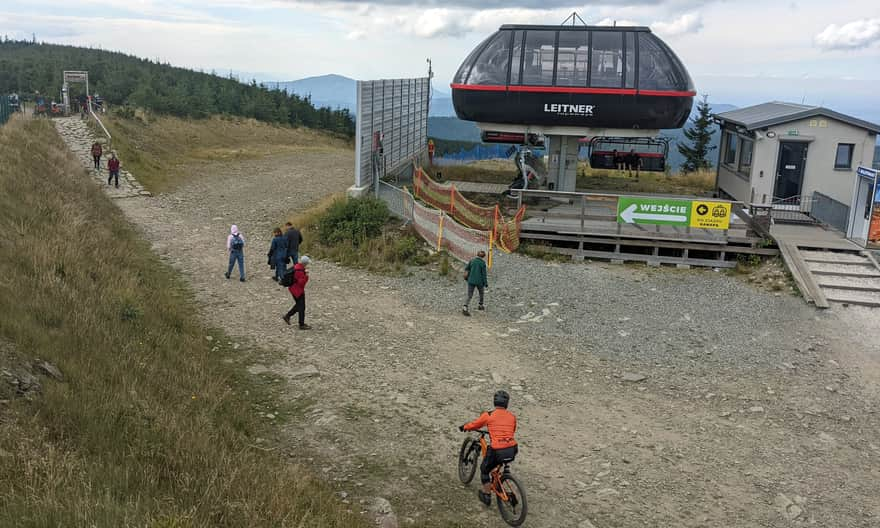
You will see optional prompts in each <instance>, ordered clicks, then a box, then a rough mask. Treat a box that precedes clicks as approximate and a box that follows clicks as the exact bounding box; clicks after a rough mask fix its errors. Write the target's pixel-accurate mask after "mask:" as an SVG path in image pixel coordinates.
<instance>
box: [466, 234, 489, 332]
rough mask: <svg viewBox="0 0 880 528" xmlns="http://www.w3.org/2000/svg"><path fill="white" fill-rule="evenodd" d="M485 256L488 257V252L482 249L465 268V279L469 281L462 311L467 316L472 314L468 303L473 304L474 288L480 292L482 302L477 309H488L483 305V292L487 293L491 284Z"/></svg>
mask: <svg viewBox="0 0 880 528" xmlns="http://www.w3.org/2000/svg"><path fill="white" fill-rule="evenodd" d="M484 258H486V252H485V251H482V250H481V251H480V252H479V253H477V256H476V257H474V258H472V259H471V261H470V262H468V263H467V266H465V268H464V280H466V281H467V299H466V300H465V301H464V306H463V307H462V309H461V313H463V314H464V315H467V316H470V315H471V312H470V308H468V305H470V304H471V298H472V297H473V296H474V289H476V290H477V291H478V292H480V304H479V305H478V306H477V310H485V309H486V307H485V306H483V294H484V293H485V289H486V287H488V286H489V282H488V271H487V270H486V261H485V260H483V259H484Z"/></svg>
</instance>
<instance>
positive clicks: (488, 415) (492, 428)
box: [458, 390, 519, 506]
mask: <svg viewBox="0 0 880 528" xmlns="http://www.w3.org/2000/svg"><path fill="white" fill-rule="evenodd" d="M493 403H494V404H495V410H493V411H488V412H484V413H483V414H481V415H480V417H479V418H477V419H476V420H474V421H473V422H469V423H466V424H464V425H462V426H460V427H459V428H458V430H459V431H462V432H464V431H476V430H477V429H480V428H482V427H486V428H487V429H489V448H488V449H487V450H486V456H485V458H483V463H482V464H480V482H482V483H483V489H481V490H479V491H477V496H478V497H479V498H480V501H481V502H482V503H483V504H485V505H486V506H489V504H490V503H491V502H492V495H491V493H492V483H491V478H490V477H489V472H491V471H492V470H493V469H495V468H496V467H497V466H499V465H501V464H503V463H504V462H512V461H513V459H514V458H516V453H517V451H518V450H519V449H518V447H517V445H516V440H514V438H513V435H514V433H515V432H516V416H514V415H513V413H512V412H510V411H508V410H507V405H508V404H509V403H510V394H508V393H507V391H503V390H500V391H498V392H496V393H495V396H494V397H493Z"/></svg>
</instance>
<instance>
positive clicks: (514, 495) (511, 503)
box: [495, 475, 528, 526]
mask: <svg viewBox="0 0 880 528" xmlns="http://www.w3.org/2000/svg"><path fill="white" fill-rule="evenodd" d="M501 489H502V490H504V494H506V495H507V500H504V499H502V498H501V495H500V494H497V495H496V496H495V500H496V502H497V503H498V511H499V512H500V513H501V518H502V519H504V522H506V523H507V524H509V525H510V526H519V525H521V524H522V523H523V522H525V520H526V513H527V512H528V507H527V505H526V490H525V488H523V487H522V485H520V483H519V482H517V480H516V479H515V478H514V477H513V475H503V476H502V477H501Z"/></svg>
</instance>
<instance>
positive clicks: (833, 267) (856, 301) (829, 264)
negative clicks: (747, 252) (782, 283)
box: [779, 242, 880, 308]
mask: <svg viewBox="0 0 880 528" xmlns="http://www.w3.org/2000/svg"><path fill="white" fill-rule="evenodd" d="M779 249H780V251H781V253H782V256H783V259H784V260H785V262H786V264H787V265H788V269H789V270H790V271H791V274H792V276H793V277H794V280H795V282H796V283H797V285H798V287H799V288H800V290H801V293H802V294H803V296H804V298H805V299H806V300H807V301H808V302H812V303H814V304H815V305H816V307H817V308H828V307H830V303H840V304H844V305H859V306H868V307H872V308H880V264H878V262H877V259H876V258H875V257H874V255H872V254H871V252H869V251H831V250H818V249H802V248H799V247H798V246H796V245H794V244H791V243H787V242H780V243H779Z"/></svg>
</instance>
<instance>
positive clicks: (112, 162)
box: [107, 150, 119, 189]
mask: <svg viewBox="0 0 880 528" xmlns="http://www.w3.org/2000/svg"><path fill="white" fill-rule="evenodd" d="M113 178H116V188H117V189H118V188H119V158H117V157H116V151H115V150H114V151H113V152H111V153H110V159H108V160H107V185H110V182H111V181H112V180H113Z"/></svg>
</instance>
